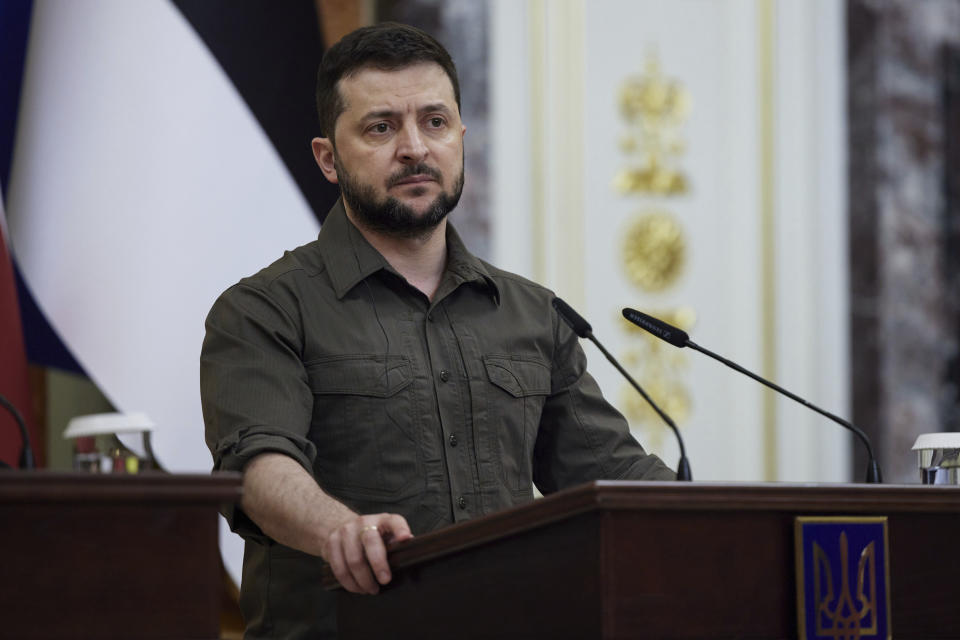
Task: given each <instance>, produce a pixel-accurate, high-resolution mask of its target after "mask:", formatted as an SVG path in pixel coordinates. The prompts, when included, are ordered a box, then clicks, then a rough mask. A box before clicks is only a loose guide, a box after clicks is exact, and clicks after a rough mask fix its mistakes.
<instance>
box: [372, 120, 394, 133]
mask: <svg viewBox="0 0 960 640" xmlns="http://www.w3.org/2000/svg"><path fill="white" fill-rule="evenodd" d="M389 129H390V127H389V126H388V125H387V123H386V122H378V123H377V124H375V125H373V126H372V127H370V131H372V132H374V133H386V132H387V131H389Z"/></svg>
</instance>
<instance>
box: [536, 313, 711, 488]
mask: <svg viewBox="0 0 960 640" xmlns="http://www.w3.org/2000/svg"><path fill="white" fill-rule="evenodd" d="M553 308H554V309H556V310H557V313H558V314H559V315H560V317H561V318H563V321H564V322H566V323H567V324H568V325H570V328H571V329H573V332H574V333H575V334H577V336H579V337H581V338H586V339H587V340H589V341H591V342H592V343H593V344H595V345H597V348H598V349H600V353H602V354H603V355H605V356H606V357H607V360H609V361H610V364H612V365H613V366H614V367H616V368H617V371H619V372H620V374H621V375H622V376H623V377H624V378H626V379H627V382H629V383H630V384H631V385H632V386H633V388H634V389H636V390H637V392H639V393H640V395H641V396H643V399H644V400H646V401H647V404H649V405H650V406H651V407H652V408H653V410H654V411H656V412H657V415H659V416H660V417H661V418H662V419H663V421H664V422H666V423H667V426H669V427H670V428H671V429H673V433H674V435H676V436H677V444H679V445H680V463H679V464H678V465H677V480H685V481H690V480H692V479H693V476H692V474H691V473H690V462H689V461H688V460H687V450H686V449H685V448H684V446H683V438H681V437H680V430H679V429H677V425H676V424H674V422H673V420H672V419H671V418H670V416H668V415H667V414H666V413H664V412H663V410H662V409H660V407H658V406H657V403H656V402H654V401H653V399H652V398H651V397H650V396H648V395H647V392H646V391H644V390H643V388H642V387H641V386H640V385H639V384H637V381H636V380H634V379H633V377H632V376H631V375H630V374H629V373H627V371H626V369H624V368H623V367H622V366H620V363H619V362H617V359H616V358H614V357H613V356H612V355H611V354H610V352H609V351H607V350H606V349H604V348H603V345H602V344H600V342H599V341H598V340H597V339H596V338H594V337H593V328H592V327H591V326H590V323H589V322H587V321H586V320H584V318H583V316H581V315H580V314H579V313H577V312H576V311H574V310H573V307H571V306H570V305H568V304H567V303H566V302H564V301H563V300H561V299H560V298H554V299H553Z"/></svg>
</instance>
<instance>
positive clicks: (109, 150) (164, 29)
mask: <svg viewBox="0 0 960 640" xmlns="http://www.w3.org/2000/svg"><path fill="white" fill-rule="evenodd" d="M208 4H209V5H210V6H207V5H208ZM223 4H224V3H223V2H220V1H219V0H216V1H212V2H210V3H206V2H191V1H189V0H178V2H176V3H175V2H171V1H169V0H142V1H139V2H129V1H128V0H85V1H84V2H39V3H36V4H35V5H34V7H33V15H32V18H31V20H32V23H31V27H30V38H29V43H28V47H27V55H26V64H25V72H24V78H23V85H22V91H21V94H22V95H21V99H20V109H19V115H18V120H17V130H16V147H15V153H14V156H13V163H12V170H11V176H10V182H9V190H8V193H7V195H8V198H7V214H8V222H9V239H10V243H11V246H12V248H13V251H14V253H15V254H16V258H17V264H18V267H19V270H20V272H21V274H22V276H23V279H24V280H25V282H26V285H27V287H28V288H29V290H30V292H31V294H32V296H33V298H34V299H35V300H36V302H37V305H38V307H39V309H40V310H41V311H42V313H43V314H44V316H45V317H46V319H47V320H48V321H49V323H50V325H51V326H52V327H53V329H55V331H56V332H57V334H58V335H59V336H60V337H61V338H62V339H63V341H64V342H65V343H66V345H67V346H68V348H69V350H70V352H71V353H72V354H73V355H74V356H75V357H76V359H77V361H78V362H79V363H80V365H82V367H83V369H84V371H86V372H87V374H88V375H89V376H90V377H91V379H93V381H94V382H95V383H96V384H97V386H98V387H99V388H100V389H101V390H102V391H103V393H104V394H105V395H106V396H107V398H108V399H109V400H110V402H111V403H112V404H113V405H114V406H115V407H117V409H118V410H120V411H143V412H146V413H147V414H148V415H149V416H150V417H151V418H152V419H153V421H154V422H155V423H156V424H157V429H156V431H155V432H154V436H153V448H154V451H155V453H156V456H157V458H158V460H159V462H160V463H161V464H162V465H163V466H164V467H165V468H167V469H169V470H171V471H176V472H207V471H209V470H210V468H211V458H210V454H209V452H208V451H207V449H206V445H205V444H204V438H203V420H202V413H201V410H200V396H199V353H200V346H201V342H202V340H203V334H204V318H205V316H206V313H207V311H208V310H209V308H210V306H211V305H212V304H213V301H214V300H215V299H216V297H217V295H219V293H220V292H221V291H223V290H224V289H226V288H227V287H229V286H230V285H232V284H233V283H235V282H236V281H237V280H238V279H239V278H241V277H242V276H245V275H249V274H252V273H255V272H256V271H257V270H259V269H260V268H262V267H264V266H265V265H267V264H269V263H270V262H272V261H273V260H275V259H277V258H278V257H280V255H282V253H283V251H284V250H286V249H290V248H293V247H296V246H299V245H301V244H304V243H307V242H310V241H311V240H313V239H314V238H315V237H316V234H317V231H318V229H319V222H318V216H319V215H322V214H324V213H325V212H326V209H327V208H328V207H329V205H331V204H332V202H333V200H334V199H335V197H336V191H335V189H332V188H328V191H327V195H326V196H324V195H322V194H321V195H319V196H318V195H317V193H318V192H317V191H316V190H313V189H308V188H307V187H304V186H302V185H308V184H310V179H311V178H310V170H311V163H312V162H313V160H312V155H311V151H310V137H311V136H312V135H315V131H313V132H312V131H311V128H312V127H313V125H312V123H308V124H306V125H303V124H297V125H296V126H292V123H293V122H294V121H296V122H298V123H303V122H305V119H310V120H312V119H313V114H312V104H313V98H312V94H313V86H312V85H313V71H310V72H309V73H304V72H303V71H302V69H304V68H311V69H315V67H316V64H317V62H318V55H319V54H318V53H317V51H318V50H319V49H320V46H319V44H318V38H319V36H318V26H317V19H316V10H315V8H314V3H313V2H312V0H297V1H296V2H294V1H293V0H291V2H290V3H289V4H290V5H291V6H294V5H296V6H297V7H299V8H298V9H297V11H294V12H290V13H289V14H288V13H285V12H283V11H281V10H280V9H279V8H276V7H273V6H272V5H269V3H240V4H237V3H228V4H229V7H226V8H223V7H221V8H222V11H220V13H215V15H210V11H213V10H214V9H215V8H216V7H220V6H221V5H223ZM268 6H269V7H270V11H272V12H273V13H267V14H264V13H263V10H264V7H268ZM304 7H306V8H307V9H309V11H307V10H306V9H304ZM250 12H254V13H256V12H259V13H256V15H252V14H251V13H250ZM273 14H277V15H282V16H286V19H287V20H290V21H292V22H293V23H296V24H292V23H291V24H289V25H287V26H286V27H285V26H283V25H276V24H274V25H272V26H271V27H270V28H269V29H267V28H265V25H266V21H267V20H277V19H278V18H277V17H276V16H275V15H273ZM311 15H312V16H313V17H312V18H310V19H309V20H307V22H308V24H309V25H310V29H304V28H302V24H303V23H304V20H305V18H304V16H308V17H309V16H311ZM223 21H227V22H229V23H230V24H231V25H232V27H231V29H232V31H235V30H236V29H235V27H236V25H237V24H238V23H240V22H242V23H243V24H245V25H247V27H246V28H247V33H248V35H247V36H246V37H239V38H238V37H234V38H227V39H224V38H220V39H219V40H218V39H216V38H214V39H211V38H208V37H207V36H206V35H205V34H204V29H205V28H207V27H209V26H211V25H214V26H215V25H217V24H221V23H222V22H223ZM257 25H260V27H261V28H260V29H259V30H258V29H257ZM298 25H300V26H298ZM284 34H286V36H285V38H284ZM310 34H312V35H310ZM267 36H269V37H271V38H273V41H266V40H264V38H267ZM304 39H306V40H304ZM243 46H246V47H247V48H250V47H255V48H257V50H258V51H260V57H261V58H262V65H257V64H256V62H257V56H255V55H251V54H250V52H249V51H247V52H246V53H244V54H243V55H240V56H238V55H231V53H230V51H229V48H230V47H243ZM284 56H285V57H286V59H284ZM235 63H244V64H246V65H247V66H248V69H247V71H246V72H245V73H243V74H236V73H233V70H231V69H230V68H229V67H230V65H231V64H235ZM251 65H252V71H251V70H250V68H249V67H250V66H251ZM277 69H284V73H279V74H278V73H276V70H277ZM304 76H306V78H305V79H304ZM265 82H272V83H273V84H272V87H271V88H270V91H271V92H272V95H273V100H272V101H271V100H264V99H263V98H262V89H263V88H262V87H260V95H261V99H260V100H258V101H247V100H245V99H244V94H245V93H247V92H249V91H251V86H252V85H255V84H257V83H260V84H261V85H262V84H263V83H265ZM291 82H302V83H304V86H302V87H292V86H289V85H290V83H291ZM285 100H289V101H293V102H295V103H297V104H296V105H295V108H284V105H283V101H285ZM291 137H294V138H296V139H298V140H299V144H300V145H302V146H301V147H300V149H299V150H298V149H297V147H296V144H291V143H290V140H291ZM313 179H315V180H316V181H318V182H319V183H323V181H324V179H323V177H322V175H321V174H320V172H319V169H317V170H316V172H315V174H314V178H313ZM6 308H7V307H6V306H4V307H3V309H4V311H6ZM221 543H222V545H223V546H224V547H225V551H224V556H225V561H226V563H227V566H228V569H229V570H230V573H231V574H232V575H233V576H234V577H235V578H237V577H238V575H239V558H240V556H241V552H240V548H239V547H238V546H237V543H238V539H237V538H236V536H233V535H223V536H221Z"/></svg>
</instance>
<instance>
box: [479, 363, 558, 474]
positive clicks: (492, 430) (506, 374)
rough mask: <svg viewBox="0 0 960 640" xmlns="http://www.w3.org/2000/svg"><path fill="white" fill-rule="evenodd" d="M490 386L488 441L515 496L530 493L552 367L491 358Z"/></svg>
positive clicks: (488, 372)
mask: <svg viewBox="0 0 960 640" xmlns="http://www.w3.org/2000/svg"><path fill="white" fill-rule="evenodd" d="M483 364H484V369H485V370H486V373H487V379H488V380H489V382H490V385H491V387H490V394H489V402H488V403H487V415H488V416H489V424H488V430H489V433H488V437H490V438H491V440H492V444H493V445H494V446H493V447H492V448H493V451H494V456H495V459H497V460H499V461H500V468H501V472H502V476H503V481H504V483H505V484H506V486H507V487H508V488H509V489H510V490H511V491H514V492H524V493H526V492H529V491H530V487H531V484H532V481H533V467H532V461H533V445H534V443H535V442H536V438H537V427H538V426H539V424H540V414H541V412H542V411H543V403H544V401H545V400H546V397H547V395H548V394H549V393H550V367H549V365H547V364H546V363H545V362H543V361H540V360H537V359H534V358H526V357H523V356H514V355H487V356H484V358H483Z"/></svg>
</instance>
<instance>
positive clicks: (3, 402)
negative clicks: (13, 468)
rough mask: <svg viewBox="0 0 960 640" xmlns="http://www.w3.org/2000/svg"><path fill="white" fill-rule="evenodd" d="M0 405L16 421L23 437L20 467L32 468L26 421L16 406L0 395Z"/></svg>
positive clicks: (31, 450)
mask: <svg viewBox="0 0 960 640" xmlns="http://www.w3.org/2000/svg"><path fill="white" fill-rule="evenodd" d="M0 407H3V408H4V409H6V410H7V411H9V412H10V415H12V416H13V419H14V420H16V421H17V425H18V426H19V427H20V435H21V436H22V437H23V450H22V451H21V452H20V468H21V469H33V467H34V463H33V448H32V447H31V446H30V434H29V433H28V432H27V423H26V422H24V421H23V416H22V415H20V412H19V411H17V408H16V407H15V406H13V405H12V404H10V401H9V400H7V399H6V398H4V397H3V396H2V395H0Z"/></svg>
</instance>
